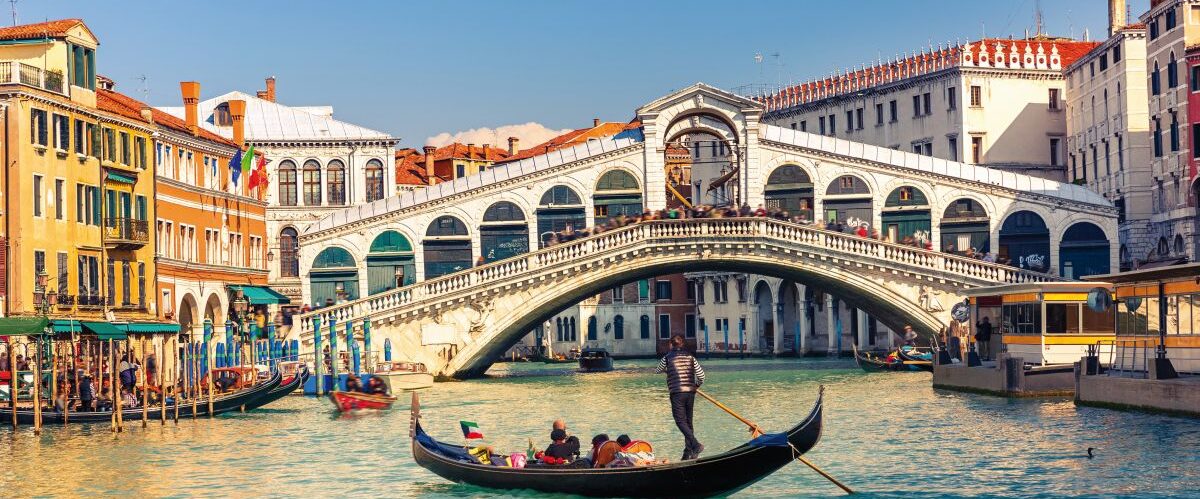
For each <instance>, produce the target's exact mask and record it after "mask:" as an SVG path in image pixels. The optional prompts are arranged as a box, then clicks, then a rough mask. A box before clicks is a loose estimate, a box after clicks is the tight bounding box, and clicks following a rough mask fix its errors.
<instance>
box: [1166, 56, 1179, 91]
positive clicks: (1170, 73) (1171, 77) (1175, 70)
mask: <svg viewBox="0 0 1200 499" xmlns="http://www.w3.org/2000/svg"><path fill="white" fill-rule="evenodd" d="M1177 86H1179V63H1178V62H1176V60H1175V53H1174V52H1171V61H1170V65H1169V66H1167V88H1169V89H1170V88H1175V87H1177Z"/></svg>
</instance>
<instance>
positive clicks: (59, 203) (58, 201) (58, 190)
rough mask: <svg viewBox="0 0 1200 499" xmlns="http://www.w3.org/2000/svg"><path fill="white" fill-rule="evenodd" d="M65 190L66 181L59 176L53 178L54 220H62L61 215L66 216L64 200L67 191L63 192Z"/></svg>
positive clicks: (65, 202)
mask: <svg viewBox="0 0 1200 499" xmlns="http://www.w3.org/2000/svg"><path fill="white" fill-rule="evenodd" d="M66 190H67V181H66V180H63V179H61V178H56V179H54V218H55V219H56V220H62V219H63V217H65V216H66V214H65V213H64V212H66V211H67V201H66V195H67V193H66V192H64V191H66Z"/></svg>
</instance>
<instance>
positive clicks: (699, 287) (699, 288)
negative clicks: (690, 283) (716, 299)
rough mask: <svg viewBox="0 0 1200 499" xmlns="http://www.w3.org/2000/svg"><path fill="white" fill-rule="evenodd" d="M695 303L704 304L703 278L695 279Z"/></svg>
mask: <svg viewBox="0 0 1200 499" xmlns="http://www.w3.org/2000/svg"><path fill="white" fill-rule="evenodd" d="M696 303H697V304H700V305H703V304H704V280H703V279H701V280H699V281H696Z"/></svg>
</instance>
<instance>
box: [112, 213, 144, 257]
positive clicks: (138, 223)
mask: <svg viewBox="0 0 1200 499" xmlns="http://www.w3.org/2000/svg"><path fill="white" fill-rule="evenodd" d="M149 241H150V223H149V222H147V221H145V220H136V219H132V218H107V219H105V220H104V245H105V247H107V248H116V249H137V248H140V247H142V246H145V245H146V243H148V242H149Z"/></svg>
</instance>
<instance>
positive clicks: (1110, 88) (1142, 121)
mask: <svg viewBox="0 0 1200 499" xmlns="http://www.w3.org/2000/svg"><path fill="white" fill-rule="evenodd" d="M1117 3H1120V2H1117ZM1116 11H1117V12H1118V13H1120V14H1121V15H1120V17H1119V18H1118V19H1113V22H1112V23H1111V24H1112V26H1111V31H1112V33H1111V34H1110V36H1109V38H1108V40H1105V41H1104V42H1103V43H1101V44H1100V46H1098V47H1096V48H1095V49H1092V51H1091V52H1088V53H1087V54H1085V55H1084V56H1083V57H1080V58H1079V59H1078V60H1077V61H1075V62H1074V63H1073V64H1071V65H1070V66H1068V67H1067V69H1066V70H1065V71H1064V73H1065V74H1066V78H1067V157H1068V161H1067V177H1068V180H1070V181H1072V182H1075V183H1076V184H1080V185H1085V186H1087V187H1088V188H1090V189H1092V190H1094V191H1096V192H1099V193H1100V194H1103V195H1104V197H1105V198H1108V200H1110V201H1112V202H1113V204H1114V205H1115V206H1116V207H1117V209H1118V210H1119V213H1120V215H1119V224H1120V238H1121V246H1120V262H1121V268H1122V269H1130V268H1133V267H1135V266H1136V265H1139V264H1140V263H1141V262H1145V261H1147V259H1148V256H1149V255H1150V253H1151V252H1152V251H1154V242H1155V240H1156V239H1157V236H1155V235H1153V234H1152V233H1153V232H1154V231H1152V230H1151V227H1150V218H1151V215H1152V213H1153V209H1152V208H1153V207H1152V204H1151V184H1152V176H1153V175H1152V173H1151V166H1150V159H1151V148H1150V145H1151V144H1150V121H1149V119H1148V118H1147V114H1146V112H1147V91H1146V90H1147V89H1146V28H1145V26H1143V25H1133V26H1126V25H1125V23H1124V15H1123V13H1124V7H1123V6H1121V7H1120V8H1118V9H1116Z"/></svg>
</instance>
